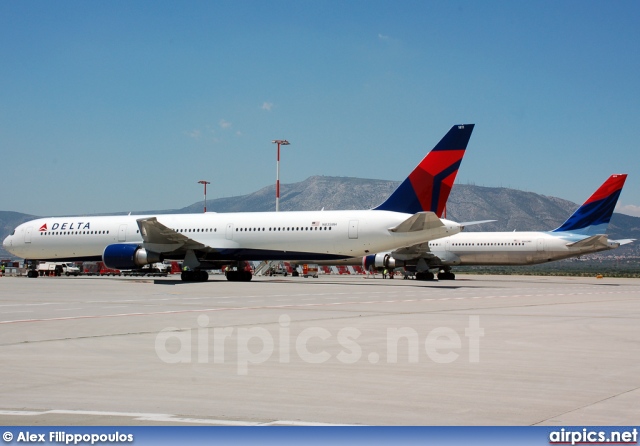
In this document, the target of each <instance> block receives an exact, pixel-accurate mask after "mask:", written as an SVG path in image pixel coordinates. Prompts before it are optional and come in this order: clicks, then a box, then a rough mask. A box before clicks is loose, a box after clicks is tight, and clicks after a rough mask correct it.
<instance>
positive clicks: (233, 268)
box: [224, 261, 253, 282]
mask: <svg viewBox="0 0 640 446" xmlns="http://www.w3.org/2000/svg"><path fill="white" fill-rule="evenodd" d="M224 274H225V276H227V280H228V281H229V282H251V278H252V277H253V273H252V272H251V269H250V268H249V264H248V263H247V262H244V261H239V262H236V263H235V264H234V265H230V266H228V267H227V269H226V271H225V272H224Z"/></svg>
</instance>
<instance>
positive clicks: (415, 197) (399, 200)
mask: <svg viewBox="0 0 640 446" xmlns="http://www.w3.org/2000/svg"><path fill="white" fill-rule="evenodd" d="M473 127H474V124H465V125H454V126H453V127H451V130H449V133H447V134H446V135H445V136H444V138H442V139H441V140H440V142H439V143H438V144H437V145H436V146H435V147H434V148H433V149H432V150H431V152H429V153H428V154H427V156H425V157H424V159H423V160H422V161H421V162H420V164H418V165H417V166H416V168H415V169H413V172H411V174H410V175H409V176H408V177H407V179H406V180H404V181H403V182H402V184H401V185H400V186H398V188H397V189H396V190H395V191H394V192H393V193H392V194H391V195H390V196H389V198H387V200H386V201H385V202H384V203H382V204H381V205H380V206H378V207H376V208H374V209H375V210H380V211H393V212H403V213H405V214H416V213H418V212H429V211H430V212H435V214H436V215H437V216H438V217H440V216H442V213H443V212H444V207H445V205H446V203H447V199H448V198H449V193H450V192H451V188H452V187H453V182H454V181H455V179H456V174H457V173H458V169H459V168H460V163H461V162H462V157H463V156H464V153H465V150H466V149H467V144H468V143H469V138H471V132H472V131H473Z"/></svg>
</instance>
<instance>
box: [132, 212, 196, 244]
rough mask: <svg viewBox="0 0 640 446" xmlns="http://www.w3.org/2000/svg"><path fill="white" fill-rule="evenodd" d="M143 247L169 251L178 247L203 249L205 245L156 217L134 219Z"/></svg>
mask: <svg viewBox="0 0 640 446" xmlns="http://www.w3.org/2000/svg"><path fill="white" fill-rule="evenodd" d="M136 221H137V222H138V227H139V228H140V234H141V235H142V240H143V241H144V245H145V248H148V249H150V250H151V251H156V252H171V251H177V250H178V249H203V248H205V247H206V246H205V245H203V244H202V243H200V242H198V241H196V240H193V239H191V238H189V237H187V236H186V235H183V234H180V233H179V232H176V231H174V230H173V229H171V228H168V227H166V226H165V225H163V224H162V223H160V222H159V221H158V219H157V218H156V217H150V218H141V219H138V220H136Z"/></svg>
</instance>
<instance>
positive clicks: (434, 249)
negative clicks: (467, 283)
mask: <svg viewBox="0 0 640 446" xmlns="http://www.w3.org/2000/svg"><path fill="white" fill-rule="evenodd" d="M586 238H587V236H584V235H577V234H567V233H564V234H562V235H559V234H556V233H551V232H477V233H471V232H470V233H460V234H456V235H454V236H452V237H447V238H444V239H439V240H434V241H431V242H429V250H430V251H431V253H432V254H433V255H435V256H437V257H439V258H440V260H441V261H442V262H441V265H446V266H455V265H534V264H538V263H545V262H551V261H554V260H562V259H566V258H570V257H576V256H579V255H581V254H588V253H593V252H599V251H604V250H608V249H615V248H617V247H618V246H619V243H616V242H613V241H609V242H608V243H607V244H606V245H602V244H593V245H586V246H583V245H578V244H577V242H579V241H581V240H584V239H586ZM573 243H576V244H575V245H572V244H573Z"/></svg>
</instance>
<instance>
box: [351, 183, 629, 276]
mask: <svg viewBox="0 0 640 446" xmlns="http://www.w3.org/2000/svg"><path fill="white" fill-rule="evenodd" d="M626 179H627V175H626V174H617V175H611V176H610V177H609V178H608V179H607V181H605V182H604V183H603V184H602V185H601V186H600V187H599V188H598V190H596V191H595V192H594V193H593V195H591V197H589V199H588V200H587V201H586V202H585V203H584V204H583V205H582V206H580V207H579V208H578V209H577V210H576V211H575V212H574V213H573V214H572V215H571V216H570V217H569V218H568V219H567V221H565V222H564V223H563V224H562V225H560V226H559V227H558V228H556V229H554V230H553V231H547V232H516V231H513V232H467V233H460V234H456V235H453V236H451V237H445V238H441V239H438V240H434V241H429V242H426V243H422V244H418V245H415V246H411V247H406V248H400V249H396V250H395V251H392V252H385V253H379V254H374V255H369V256H365V257H364V259H353V260H352V262H355V261H358V260H359V262H362V264H363V265H364V267H365V269H367V270H368V269H370V268H378V269H380V268H386V269H394V268H399V267H404V268H406V269H407V270H411V271H415V272H416V279H419V280H433V279H434V274H433V273H432V272H430V271H429V269H436V268H437V269H438V270H439V271H440V272H439V273H438V279H440V280H453V279H455V275H454V274H453V273H452V272H451V267H452V266H460V265H534V264H538V263H545V262H551V261H554V260H561V259H567V258H570V257H578V256H581V255H584V254H590V253H594V252H600V251H606V250H609V249H615V248H617V247H619V246H620V245H624V244H627V243H630V242H632V241H633V239H625V240H609V238H608V237H607V235H606V232H607V226H608V225H609V221H610V220H611V215H612V214H613V210H614V208H615V207H616V203H617V201H618V197H619V196H620V193H621V192H622V186H624V182H625V180H626ZM438 215H440V214H438ZM347 263H348V261H343V262H339V264H347Z"/></svg>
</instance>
